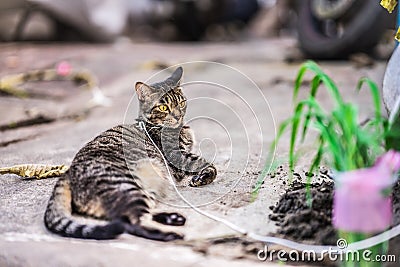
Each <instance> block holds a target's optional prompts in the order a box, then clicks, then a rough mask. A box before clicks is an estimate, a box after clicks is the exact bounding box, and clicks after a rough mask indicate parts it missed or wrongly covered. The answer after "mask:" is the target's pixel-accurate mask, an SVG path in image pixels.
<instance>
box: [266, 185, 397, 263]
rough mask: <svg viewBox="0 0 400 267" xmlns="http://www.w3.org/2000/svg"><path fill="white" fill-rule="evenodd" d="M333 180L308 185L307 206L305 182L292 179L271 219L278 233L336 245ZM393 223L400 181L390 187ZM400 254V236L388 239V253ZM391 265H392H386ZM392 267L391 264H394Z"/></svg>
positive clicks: (288, 236)
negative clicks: (309, 189)
mask: <svg viewBox="0 0 400 267" xmlns="http://www.w3.org/2000/svg"><path fill="white" fill-rule="evenodd" d="M333 189H334V183H333V182H332V181H323V182H320V183H315V184H312V185H311V196H312V206H311V207H309V206H308V205H307V189H306V184H304V183H301V182H298V181H295V182H293V184H292V185H291V187H290V188H289V189H288V190H287V191H286V192H285V194H283V195H282V197H281V198H280V200H279V201H278V203H277V204H276V205H275V206H272V207H270V208H271V210H272V211H273V213H272V214H271V215H270V219H271V220H273V221H276V224H277V226H279V229H278V231H277V234H278V235H283V236H285V237H286V238H289V239H292V240H296V241H305V240H306V241H307V240H309V241H312V243H315V244H321V245H336V241H337V239H338V236H337V232H336V230H335V229H334V228H333V226H332V203H333ZM392 197H393V225H398V224H399V223H400V181H399V182H397V183H396V184H395V186H394V187H393V193H392ZM390 252H391V253H392V254H399V253H400V236H397V237H395V238H393V239H392V240H390V243H389V253H390ZM388 266H392V265H390V264H389V265H388ZM393 266H394V265H393Z"/></svg>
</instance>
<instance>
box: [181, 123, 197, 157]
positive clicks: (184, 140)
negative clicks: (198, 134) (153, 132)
mask: <svg viewBox="0 0 400 267" xmlns="http://www.w3.org/2000/svg"><path fill="white" fill-rule="evenodd" d="M193 145H194V134H193V131H192V129H190V127H189V126H187V125H185V126H183V127H182V128H181V131H180V133H179V146H180V148H181V149H183V150H185V151H187V152H191V151H192V148H193Z"/></svg>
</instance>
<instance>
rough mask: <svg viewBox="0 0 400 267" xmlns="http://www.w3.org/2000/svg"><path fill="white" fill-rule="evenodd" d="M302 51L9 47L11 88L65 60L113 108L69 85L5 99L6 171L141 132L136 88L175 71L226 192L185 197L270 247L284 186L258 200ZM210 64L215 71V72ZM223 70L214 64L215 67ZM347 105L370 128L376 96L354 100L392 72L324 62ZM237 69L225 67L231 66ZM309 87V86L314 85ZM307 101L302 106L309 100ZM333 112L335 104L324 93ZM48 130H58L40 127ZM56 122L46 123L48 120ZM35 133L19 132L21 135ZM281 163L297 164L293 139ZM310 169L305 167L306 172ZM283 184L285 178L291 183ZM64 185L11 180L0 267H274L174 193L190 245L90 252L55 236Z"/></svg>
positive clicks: (35, 88) (0, 53)
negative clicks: (50, 206)
mask: <svg viewBox="0 0 400 267" xmlns="http://www.w3.org/2000/svg"><path fill="white" fill-rule="evenodd" d="M294 46H295V41H294V40H292V39H274V40H268V41H248V42H239V43H219V44H207V43H198V44H190V43H188V44H180V43H176V44H160V43H146V44H134V43H130V42H129V41H126V40H121V41H118V42H117V43H115V44H112V45H83V44H59V45H57V44H51V45H32V44H2V45H0V76H4V75H7V74H13V73H18V72H22V71H27V70H30V69H37V68H47V67H51V66H54V64H56V63H57V62H60V61H63V60H66V61H68V62H69V63H71V64H72V65H73V66H74V67H76V68H78V69H80V68H85V69H88V70H90V71H91V72H92V73H93V74H94V75H95V76H96V77H97V78H98V81H99V84H100V88H101V90H102V91H103V93H104V94H105V95H106V96H107V97H108V98H109V100H111V101H112V104H111V106H98V107H92V106H91V104H90V103H92V102H91V99H92V95H91V92H89V91H87V90H83V89H79V88H76V87H75V86H74V85H72V84H70V83H68V82H48V83H45V82H40V83H30V84H28V85H26V88H27V90H29V92H32V93H33V96H32V97H31V98H26V99H20V98H15V97H9V96H5V95H2V96H0V129H2V130H1V131H0V155H1V156H0V166H10V165H15V164H22V163H42V164H66V165H68V164H70V163H71V161H72V159H73V157H74V155H75V153H76V152H77V151H78V150H79V148H80V147H82V146H83V145H84V144H85V143H86V142H88V141H89V140H91V139H92V138H93V137H95V136H96V135H97V134H99V133H100V132H101V131H103V130H106V129H108V128H110V127H112V126H114V125H116V124H120V123H123V122H130V121H132V120H133V119H134V118H135V116H136V112H137V101H136V99H135V96H134V83H135V82H136V81H146V80H148V79H150V78H151V77H152V76H153V75H155V76H154V77H152V78H151V79H150V81H157V80H161V79H164V78H165V77H167V76H168V75H169V73H170V72H169V71H168V70H167V71H163V72H161V73H158V72H159V71H160V70H162V69H163V68H164V67H169V66H172V65H176V64H179V65H182V66H183V67H184V70H185V74H184V75H185V76H184V77H185V78H184V92H185V94H186V95H187V97H188V99H189V102H188V114H187V121H188V123H189V125H191V126H192V127H193V128H194V130H195V135H196V137H197V140H198V141H199V142H198V143H197V144H198V146H197V147H196V150H197V151H198V152H199V153H202V155H203V156H204V157H206V158H208V159H210V160H213V161H214V162H215V164H216V166H217V168H218V170H219V176H218V178H217V180H216V181H215V182H214V183H213V184H211V185H209V186H206V187H203V188H195V189H193V188H186V187H180V188H179V190H180V192H181V194H182V195H183V196H184V197H185V198H186V199H187V200H188V201H190V202H191V203H193V204H196V205H197V206H198V207H199V208H200V209H201V210H203V211H206V212H208V213H210V214H212V215H214V216H218V217H220V218H223V219H225V220H228V221H230V222H232V223H234V224H235V225H237V226H239V227H240V228H242V229H245V230H246V231H249V232H253V233H257V234H262V235H267V234H269V233H273V232H274V231H275V229H276V226H275V225H274V223H273V222H272V221H269V219H268V214H269V213H270V209H269V207H270V206H271V205H274V204H275V203H276V201H277V200H278V199H279V196H280V194H282V192H283V190H284V188H285V186H286V185H285V184H286V182H285V179H278V178H269V179H267V180H266V181H265V183H264V184H263V187H262V189H261V191H260V194H259V196H258V198H257V199H256V200H255V201H254V202H251V195H250V192H251V190H252V187H253V186H254V184H255V182H256V179H257V177H258V174H259V171H260V170H261V169H262V167H263V164H264V161H265V159H266V153H267V150H268V148H269V145H270V143H271V141H272V140H273V138H274V135H275V125H276V124H277V123H279V122H280V121H282V120H283V119H284V118H286V117H288V116H289V115H290V113H291V109H292V105H291V103H292V88H293V82H294V79H295V76H296V74H297V71H298V68H299V66H300V64H301V62H298V63H291V64H288V63H285V61H284V58H285V55H286V53H287V52H288V51H290V50H291V49H293V48H294ZM208 61H209V62H208ZM211 62H214V63H211ZM319 63H320V65H321V66H322V68H323V69H324V70H325V71H326V72H327V73H328V74H329V75H330V76H331V77H332V78H333V79H334V80H335V81H336V82H337V84H338V86H339V88H340V89H341V91H342V93H343V95H344V97H345V99H346V100H348V101H353V102H356V103H358V104H360V112H361V114H362V117H367V116H368V115H371V114H373V109H372V102H371V101H370V98H369V91H368V90H363V91H361V92H360V93H359V94H356V93H355V87H356V84H357V81H358V79H359V78H360V77H362V76H367V77H369V78H371V79H372V80H374V81H376V82H377V83H378V85H379V86H380V87H381V84H382V79H383V74H384V70H385V66H386V62H384V61H381V62H375V64H374V65H373V66H371V67H361V68H356V67H355V65H353V64H352V63H351V62H348V61H343V62H319ZM224 64H226V65H224ZM310 77H311V76H310V75H308V76H307V77H306V83H305V85H307V81H308V82H309V81H310ZM306 88H307V87H305V86H304V88H303V89H302V90H301V95H304V94H305V93H306ZM319 97H320V99H321V101H322V102H323V103H324V104H325V106H327V107H328V106H329V105H330V100H329V98H328V97H329V96H328V94H327V93H326V92H324V91H323V90H321V92H320V94H319ZM43 118H45V119H47V121H48V122H47V123H40V124H39V123H38V122H40V121H43ZM45 121H46V120H45ZM24 122H25V123H27V122H28V124H31V125H29V126H25V127H17V128H13V126H15V125H20V124H21V123H22V124H23V123H24ZM281 144H282V145H281V146H280V147H279V148H278V156H279V157H282V158H284V156H285V155H286V153H287V146H285V144H287V138H286V139H283V141H282V143H281ZM306 164H307V157H306V160H304V161H303V162H302V163H300V165H299V167H298V168H299V169H300V170H303V169H305V167H304V166H305V165H306ZM282 176H283V177H284V176H285V174H284V173H283V174H282ZM55 182H56V178H50V179H44V180H36V179H21V178H20V177H18V176H16V175H11V174H10V175H8V174H7V175H2V176H1V177H0V266H128V265H130V266H132V265H133V266H159V265H160V263H161V264H162V266H227V265H228V264H229V266H250V265H251V266H258V265H259V266H268V265H274V264H272V263H266V262H260V261H259V260H257V252H258V251H259V249H260V248H263V246H262V244H261V243H259V242H258V243H257V242H253V241H252V240H250V239H248V238H237V237H238V236H239V235H238V234H237V233H235V232H234V231H233V230H232V229H230V228H228V227H226V226H224V225H223V224H221V223H219V222H216V221H214V220H212V219H209V218H207V217H205V216H204V215H201V214H199V213H197V212H195V211H194V210H192V209H190V208H188V206H187V205H186V204H185V202H183V201H182V200H181V199H180V198H178V197H177V196H176V194H174V192H172V193H171V194H172V195H170V196H169V197H167V198H165V199H160V208H164V209H167V210H175V211H179V212H180V213H182V214H184V215H185V216H186V217H187V224H186V225H185V226H184V227H183V228H182V229H180V230H179V231H181V232H183V233H184V234H185V241H184V242H180V243H179V242H177V243H160V242H154V241H149V240H144V239H141V238H137V237H133V236H128V235H122V236H121V237H120V238H118V239H116V240H113V241H85V240H74V239H67V238H61V237H58V236H55V235H53V234H50V233H49V232H47V231H46V229H45V227H44V225H43V214H44V211H45V207H46V204H47V201H48V199H49V196H50V194H51V191H52V188H53V186H54V184H55Z"/></svg>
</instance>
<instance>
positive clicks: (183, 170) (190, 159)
mask: <svg viewBox="0 0 400 267" xmlns="http://www.w3.org/2000/svg"><path fill="white" fill-rule="evenodd" d="M167 159H168V162H169V163H170V167H171V168H172V169H173V171H174V176H175V177H176V178H177V179H178V178H179V179H181V178H182V177H187V176H189V177H191V180H190V183H189V186H192V187H197V186H202V185H207V184H210V183H212V182H213V181H214V180H215V178H216V177H217V169H216V168H215V166H214V165H213V164H212V163H209V162H207V160H205V159H204V158H202V157H200V156H198V155H196V154H194V153H191V152H187V151H185V150H173V151H170V152H169V153H167Z"/></svg>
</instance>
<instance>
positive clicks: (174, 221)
mask: <svg viewBox="0 0 400 267" xmlns="http://www.w3.org/2000/svg"><path fill="white" fill-rule="evenodd" d="M152 219H153V221H156V222H158V223H161V224H165V225H172V226H182V225H184V224H185V222H186V218H185V217H183V216H182V215H181V214H179V213H176V212H172V213H169V212H159V213H155V214H153V218H152Z"/></svg>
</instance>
